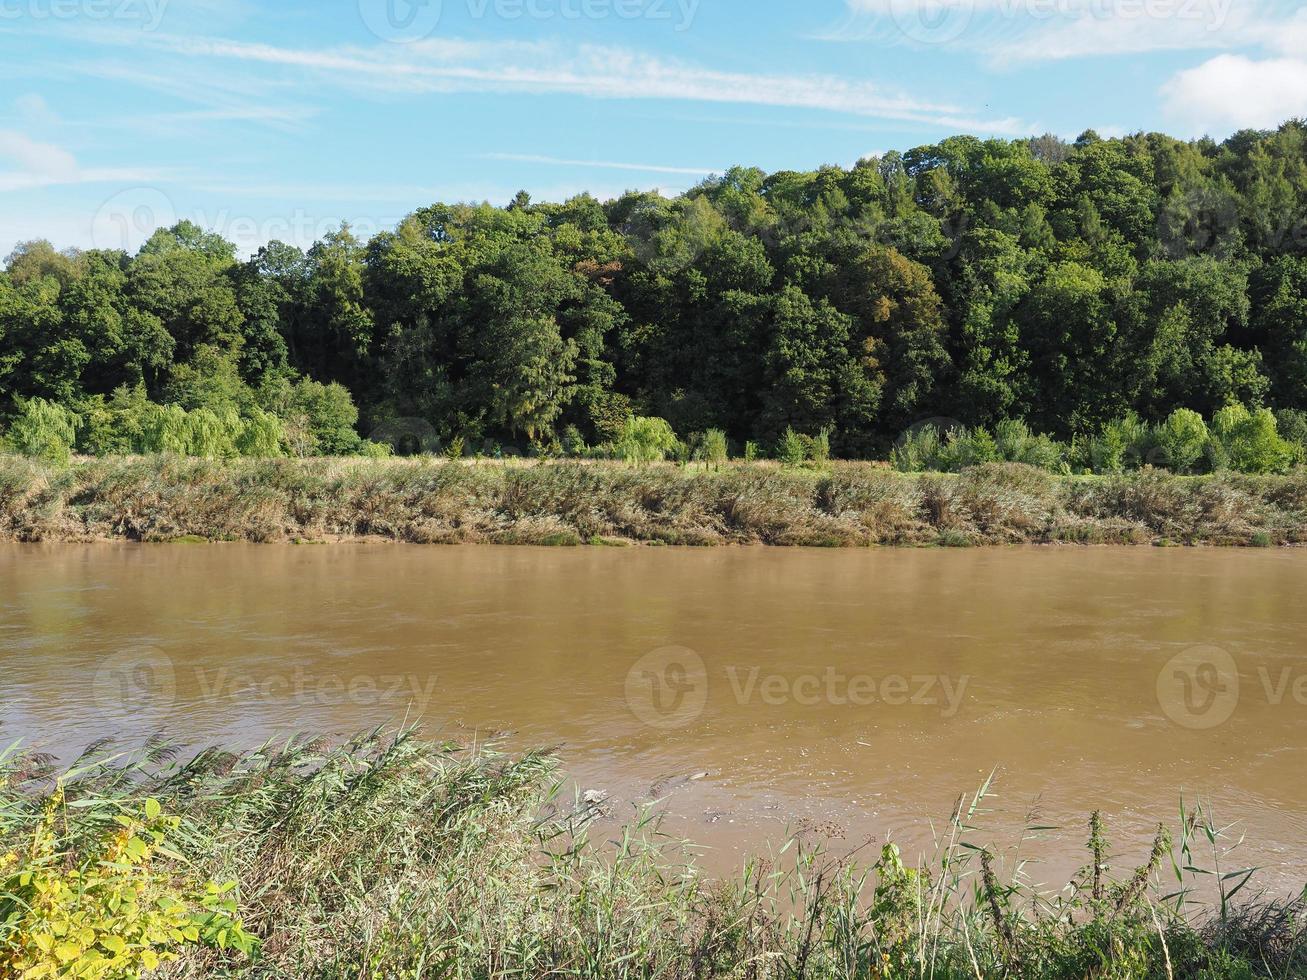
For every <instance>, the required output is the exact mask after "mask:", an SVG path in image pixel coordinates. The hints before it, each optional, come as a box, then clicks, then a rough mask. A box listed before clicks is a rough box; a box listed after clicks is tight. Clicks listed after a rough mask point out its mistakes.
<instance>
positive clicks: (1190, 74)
mask: <svg viewBox="0 0 1307 980" xmlns="http://www.w3.org/2000/svg"><path fill="white" fill-rule="evenodd" d="M1162 98H1163V102H1164V105H1165V107H1166V109H1167V111H1168V112H1169V113H1170V114H1171V115H1173V116H1175V117H1176V118H1179V119H1184V120H1186V121H1187V122H1189V123H1190V124H1192V125H1193V126H1194V128H1195V129H1196V130H1198V131H1201V132H1212V131H1217V130H1232V129H1241V128H1244V127H1250V128H1254V129H1271V128H1274V127H1276V126H1278V125H1279V124H1280V123H1282V122H1284V121H1285V120H1286V119H1288V118H1290V117H1292V116H1307V61H1299V60H1297V59H1295V58H1268V59H1263V60H1260V61H1258V60H1254V59H1252V58H1247V57H1244V56H1243V55H1234V54H1223V55H1218V56H1217V57H1215V58H1212V59H1211V60H1209V61H1206V62H1204V63H1203V64H1201V65H1199V66H1198V67H1197V68H1190V69H1187V70H1185V71H1181V72H1178V73H1177V74H1176V75H1174V76H1173V77H1172V78H1171V79H1170V81H1168V82H1167V83H1166V84H1165V85H1164V86H1163V87H1162Z"/></svg>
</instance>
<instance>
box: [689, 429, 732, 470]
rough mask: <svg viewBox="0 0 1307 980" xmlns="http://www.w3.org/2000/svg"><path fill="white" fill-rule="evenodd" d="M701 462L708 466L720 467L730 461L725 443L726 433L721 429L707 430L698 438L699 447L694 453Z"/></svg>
mask: <svg viewBox="0 0 1307 980" xmlns="http://www.w3.org/2000/svg"><path fill="white" fill-rule="evenodd" d="M695 455H696V456H698V458H699V460H700V461H701V462H704V463H707V464H708V465H710V466H714V467H717V466H721V465H722V464H723V463H725V462H727V461H728V460H729V459H730V450H729V448H728V446H727V442H726V433H725V432H723V431H722V430H721V429H709V430H708V431H707V432H705V433H703V434H702V435H701V436H700V437H699V447H698V450H697V451H696V453H695Z"/></svg>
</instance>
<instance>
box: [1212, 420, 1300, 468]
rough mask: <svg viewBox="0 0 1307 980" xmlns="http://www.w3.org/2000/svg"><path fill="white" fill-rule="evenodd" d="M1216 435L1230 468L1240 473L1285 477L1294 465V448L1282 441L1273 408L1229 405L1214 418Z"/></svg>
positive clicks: (1213, 427) (1214, 432)
mask: <svg viewBox="0 0 1307 980" xmlns="http://www.w3.org/2000/svg"><path fill="white" fill-rule="evenodd" d="M1212 432H1213V434H1214V435H1215V437H1216V440H1217V441H1218V442H1219V443H1220V447H1221V449H1222V450H1223V451H1224V454H1225V456H1226V457H1227V458H1228V460H1229V466H1230V468H1231V469H1234V470H1238V471H1239V472H1240V473H1282V472H1284V471H1285V470H1287V469H1288V468H1289V467H1290V466H1292V465H1293V460H1294V455H1295V452H1294V448H1293V446H1291V445H1290V444H1289V443H1287V442H1285V440H1284V439H1282V438H1280V435H1279V432H1278V430H1277V426H1276V421H1275V415H1274V413H1273V412H1271V410H1270V409H1269V408H1259V409H1257V410H1256V411H1249V410H1248V409H1247V408H1245V407H1244V406H1243V405H1227V406H1226V407H1225V408H1223V409H1221V410H1220V411H1219V412H1217V413H1216V415H1215V416H1213V418H1212Z"/></svg>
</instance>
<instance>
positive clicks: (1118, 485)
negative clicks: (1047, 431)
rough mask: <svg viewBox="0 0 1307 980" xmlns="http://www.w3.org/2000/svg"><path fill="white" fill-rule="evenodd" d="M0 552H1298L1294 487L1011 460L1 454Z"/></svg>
mask: <svg viewBox="0 0 1307 980" xmlns="http://www.w3.org/2000/svg"><path fill="white" fill-rule="evenodd" d="M0 538H3V539H6V540H15V541H96V540H113V539H127V540H136V541H175V540H196V539H199V540H212V541H254V542H271V541H341V540H376V539H384V540H393V541H403V542H413V543H424V544H425V543H482V542H485V543H497V544H535V545H581V544H613V545H621V544H633V543H643V544H668V545H720V544H768V545H806V546H823V547H840V546H865V545H913V546H931V545H945V546H970V545H993V544H1018V543H1038V544H1048V543H1074V544H1153V545H1166V544H1206V545H1237V546H1262V547H1266V546H1274V545H1286V544H1301V543H1303V542H1304V541H1307V474H1304V473H1303V472H1302V471H1299V472H1298V473H1297V474H1295V475H1291V476H1283V477H1276V476H1258V477H1253V476H1238V475H1233V474H1224V475H1220V476H1210V477H1177V476H1171V475H1169V474H1166V473H1163V472H1148V471H1146V472H1141V473H1131V474H1123V475H1121V476H1114V477H1060V476H1053V475H1050V474H1047V473H1044V472H1042V471H1040V470H1035V469H1032V468H1030V467H1026V466H1020V465H1016V464H991V465H987V466H982V467H977V468H975V469H972V470H968V471H965V472H963V473H960V474H940V473H925V474H902V473H897V472H893V471H891V470H888V469H886V468H884V467H883V466H877V465H875V464H871V463H833V464H830V465H829V466H828V467H826V468H823V469H820V470H807V469H797V468H782V467H780V466H778V465H776V464H772V463H751V464H750V463H740V464H729V465H725V466H723V467H721V468H720V469H707V468H704V467H701V466H697V467H678V466H675V465H671V464H660V465H651V466H646V467H630V466H625V465H621V464H612V463H575V462H541V463H522V462H514V463H450V462H444V461H433V460H422V461H418V460H358V459H316V460H233V461H230V462H216V461H211V460H202V459H191V458H183V457H166V456H159V457H118V458H105V459H86V460H79V461H76V462H74V463H73V464H72V465H71V466H69V467H66V468H52V467H47V466H44V465H42V464H40V463H36V462H33V461H31V460H27V459H22V458H18V457H0Z"/></svg>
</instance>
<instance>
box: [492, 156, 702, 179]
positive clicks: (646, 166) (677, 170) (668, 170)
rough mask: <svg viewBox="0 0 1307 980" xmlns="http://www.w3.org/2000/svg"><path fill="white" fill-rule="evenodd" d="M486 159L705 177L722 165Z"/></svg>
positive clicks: (558, 158)
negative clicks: (671, 165) (682, 165)
mask: <svg viewBox="0 0 1307 980" xmlns="http://www.w3.org/2000/svg"><path fill="white" fill-rule="evenodd" d="M483 157H484V159H486V160H509V161H513V162H515V163H541V164H546V165H549V166H559V167H588V168H593V169H595V170H631V171H635V172H636V173H646V174H685V175H688V176H692V177H706V176H708V175H709V174H712V173H722V172H724V169H725V168H722V167H668V166H664V165H662V164H657V163H615V162H612V161H608V160H566V159H563V158H561V157H550V156H540V155H538V154H535V153H486V154H483Z"/></svg>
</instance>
